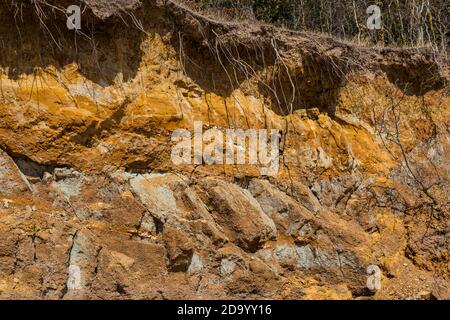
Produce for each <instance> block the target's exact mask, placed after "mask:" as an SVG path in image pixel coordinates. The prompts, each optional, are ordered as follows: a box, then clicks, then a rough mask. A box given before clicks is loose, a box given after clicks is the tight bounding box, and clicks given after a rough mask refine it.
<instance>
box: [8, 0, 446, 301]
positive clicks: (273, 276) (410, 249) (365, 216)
mask: <svg viewBox="0 0 450 320" xmlns="http://www.w3.org/2000/svg"><path fill="white" fill-rule="evenodd" d="M66 2H67V1H47V4H44V3H43V2H37V3H36V4H37V5H36V6H35V5H31V4H30V3H29V2H28V1H13V2H11V1H9V0H8V1H0V20H1V21H2V26H1V27H0V44H1V45H0V148H1V150H0V298H1V299H13V298H20V299H81V298H86V299H105V298H110V299H179V298H184V299H186V298H193V299H206V298H208V299H215V298H230V299H236V298H240V299H254V298H262V299H266V298H270V299H449V298H450V285H449V271H450V264H449V230H450V229H449V211H448V208H449V170H450V166H449V161H450V156H449V155H450V150H449V148H450V144H449V142H450V140H449V129H448V128H449V119H450V118H449V116H450V97H449V87H448V80H449V76H448V62H447V61H445V60H443V59H441V58H439V57H438V56H435V55H434V54H433V53H432V52H430V51H428V50H427V49H369V48H363V47H358V46H356V45H353V44H348V43H343V42H338V41H335V40H333V39H330V38H327V37H324V36H321V35H316V34H308V33H296V32H290V31H287V30H280V29H276V28H274V27H272V26H268V25H256V24H245V23H244V24H231V23H219V22H216V21H212V20H209V19H207V18H205V17H202V16H199V15H197V14H195V13H193V12H190V11H189V10H187V9H184V8H183V7H180V6H178V5H176V4H175V3H173V2H172V1H165V2H163V1H137V0H136V1H125V0H122V1H118V0H116V1H100V0H84V1H83V2H84V4H85V5H86V8H85V10H84V13H83V20H82V21H83V25H82V30H81V31H82V32H83V33H82V34H81V33H78V34H74V31H69V30H67V29H66V26H65V21H66V17H65V15H64V14H63V13H61V12H60V11H59V10H58V9H57V8H52V7H51V5H50V4H55V5H57V6H58V7H64V6H65V5H66V4H68V2H67V3H66ZM111 3H112V5H111ZM12 30H14V31H12ZM194 121H202V122H203V124H204V129H205V130H206V129H207V128H213V127H217V128H218V129H220V130H225V129H226V128H240V129H244V130H245V129H249V128H253V129H260V128H268V129H279V130H280V131H282V141H281V150H282V153H281V155H280V170H279V172H278V174H276V175H274V176H271V177H266V176H261V174H260V168H259V167H258V166H255V165H244V166H242V165H212V166H208V165H182V166H177V165H174V164H173V163H172V161H171V157H170V155H171V150H172V147H173V145H174V142H172V141H171V134H172V132H173V131H174V130H176V129H179V128H186V129H189V130H192V129H193V122H194ZM370 265H376V266H378V267H379V268H380V269H381V288H380V289H379V290H375V291H371V290H369V289H368V288H367V287H366V282H367V279H368V274H367V267H368V266H370ZM74 267H75V268H78V270H79V271H80V283H79V284H80V286H79V287H77V288H73V287H72V286H71V285H70V281H71V280H70V277H69V273H70V270H71V268H72V269H73V268H74Z"/></svg>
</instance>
